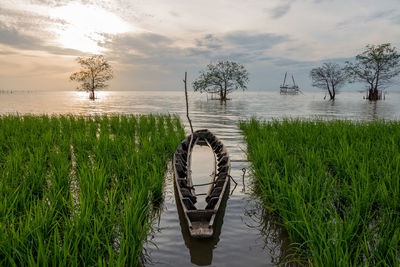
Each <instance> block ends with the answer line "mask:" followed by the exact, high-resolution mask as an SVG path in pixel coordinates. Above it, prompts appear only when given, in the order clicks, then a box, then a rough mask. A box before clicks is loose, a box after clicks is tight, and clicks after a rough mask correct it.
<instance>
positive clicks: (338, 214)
mask: <svg viewBox="0 0 400 267" xmlns="http://www.w3.org/2000/svg"><path fill="white" fill-rule="evenodd" d="M240 127H241V129H242V131H243V132H244V135H245V138H246V140H247V143H248V158H249V160H250V161H251V162H252V168H253V169H252V171H253V174H254V177H255V179H254V187H255V191H256V192H257V193H258V194H260V195H261V196H262V199H263V203H264V205H265V207H266V208H267V209H268V210H269V211H271V212H272V213H273V214H276V215H277V216H278V218H279V222H278V223H281V224H282V225H283V226H284V227H285V228H286V229H287V231H288V233H289V235H290V238H291V240H292V241H293V242H295V243H296V244H297V248H298V251H299V253H300V254H301V255H302V256H301V257H304V256H305V258H307V259H308V262H303V263H305V264H311V265H315V266H399V265H400V260H399V259H400V122H383V121H379V122H370V123H366V122H365V123H361V122H359V123H355V122H348V121H330V122H324V121H301V120H284V121H282V122H278V121H273V122H260V121H257V120H255V119H252V120H250V121H247V122H241V123H240Z"/></svg>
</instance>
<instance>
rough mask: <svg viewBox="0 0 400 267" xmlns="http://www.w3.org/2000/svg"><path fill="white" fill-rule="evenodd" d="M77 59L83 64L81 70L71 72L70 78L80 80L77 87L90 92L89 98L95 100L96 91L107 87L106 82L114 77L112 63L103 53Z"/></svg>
mask: <svg viewBox="0 0 400 267" xmlns="http://www.w3.org/2000/svg"><path fill="white" fill-rule="evenodd" d="M76 61H77V62H78V63H79V64H80V65H81V70H80V71H78V72H75V73H73V74H71V76H70V77H69V78H70V80H71V81H77V82H80V83H81V85H80V86H78V87H77V89H78V90H82V91H87V92H89V93H90V94H89V98H90V99H92V100H94V99H95V95H94V91H95V90H99V89H101V88H105V87H107V84H106V82H107V81H108V80H110V79H112V78H113V71H112V68H111V65H110V64H109V63H108V61H107V60H105V59H104V57H103V56H102V55H94V56H91V57H88V58H83V57H78V58H77V59H76Z"/></svg>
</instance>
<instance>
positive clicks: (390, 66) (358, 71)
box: [346, 43, 400, 100]
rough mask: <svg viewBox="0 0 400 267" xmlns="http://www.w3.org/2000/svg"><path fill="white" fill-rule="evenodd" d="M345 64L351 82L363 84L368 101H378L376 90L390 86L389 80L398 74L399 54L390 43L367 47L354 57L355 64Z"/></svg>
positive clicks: (399, 71) (399, 70) (399, 69)
mask: <svg viewBox="0 0 400 267" xmlns="http://www.w3.org/2000/svg"><path fill="white" fill-rule="evenodd" d="M346 64H347V66H346V72H347V73H348V75H349V77H350V78H351V82H354V81H360V82H365V83H366V84H367V86H368V90H369V94H368V98H369V100H378V99H379V91H378V90H379V89H380V88H384V87H385V86H387V85H388V84H390V80H391V79H392V78H393V77H395V76H397V75H399V73H400V54H399V53H398V52H397V51H396V48H395V47H392V46H391V44H390V43H386V44H381V45H367V46H366V48H365V50H364V52H362V53H361V54H358V55H357V56H356V62H355V63H351V62H346Z"/></svg>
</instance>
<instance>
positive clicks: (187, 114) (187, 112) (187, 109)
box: [183, 71, 193, 134]
mask: <svg viewBox="0 0 400 267" xmlns="http://www.w3.org/2000/svg"><path fill="white" fill-rule="evenodd" d="M186 81H187V71H185V79H184V80H183V83H184V84H185V97H186V117H187V119H188V121H189V124H190V130H192V134H193V126H192V121H191V120H190V118H189V102H188V95H187V84H186Z"/></svg>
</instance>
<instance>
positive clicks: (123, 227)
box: [0, 115, 184, 266]
mask: <svg viewBox="0 0 400 267" xmlns="http://www.w3.org/2000/svg"><path fill="white" fill-rule="evenodd" d="M183 138H184V130H183V128H182V126H181V124H180V121H179V119H178V118H177V117H174V116H169V115H168V116H164V115H147V116H128V115H121V116H94V117H83V116H78V117H77V116H72V115H71V116H57V117H49V116H16V115H10V116H2V117H0V266H21V265H22V266H24V265H29V266H33V265H34V266H47V265H53V266H85V265H98V266H103V265H112V266H114V265H115V266H137V265H139V264H140V261H141V254H142V247H143V243H144V242H145V239H146V237H147V234H148V232H149V230H150V228H151V216H150V215H151V211H152V209H153V207H154V205H157V204H158V203H159V202H160V201H161V199H162V190H163V179H164V174H165V172H166V166H167V162H168V161H169V160H170V159H171V158H172V155H173V152H174V150H175V148H176V147H177V146H178V144H179V142H180V141H181V140H182V139H183Z"/></svg>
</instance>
